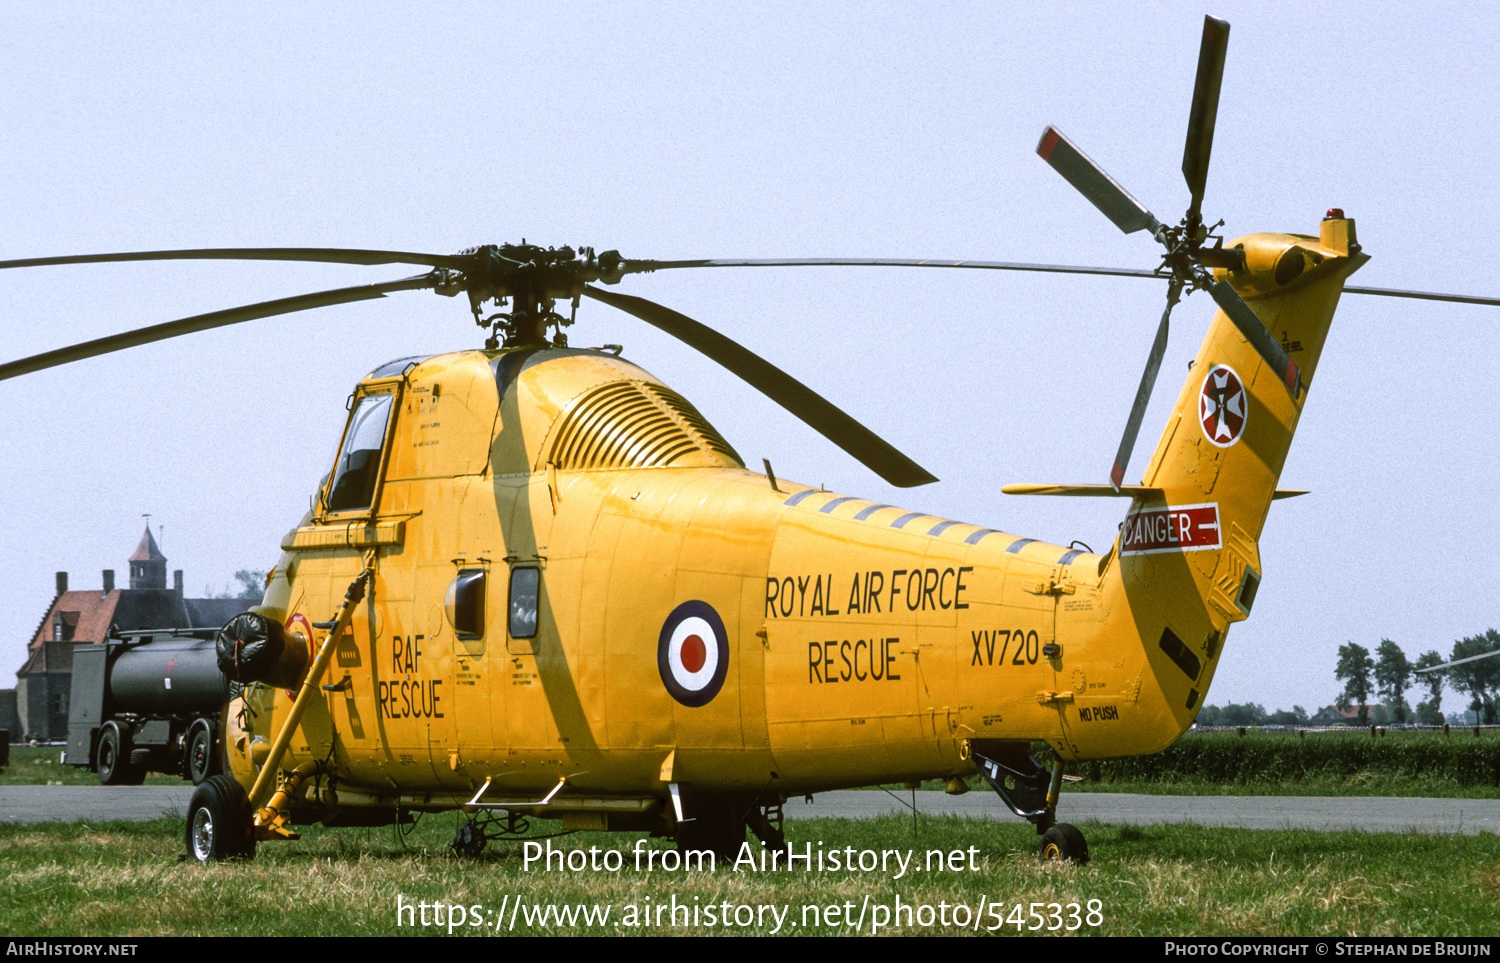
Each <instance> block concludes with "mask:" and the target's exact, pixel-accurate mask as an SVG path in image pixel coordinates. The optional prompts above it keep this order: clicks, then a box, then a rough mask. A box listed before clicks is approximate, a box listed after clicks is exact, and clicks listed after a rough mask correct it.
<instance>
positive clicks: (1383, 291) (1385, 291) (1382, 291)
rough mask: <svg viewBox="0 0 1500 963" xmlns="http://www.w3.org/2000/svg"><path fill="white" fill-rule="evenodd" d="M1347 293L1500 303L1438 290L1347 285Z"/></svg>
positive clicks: (1421, 299)
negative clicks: (1404, 289)
mask: <svg viewBox="0 0 1500 963" xmlns="http://www.w3.org/2000/svg"><path fill="white" fill-rule="evenodd" d="M1344 293H1345V294H1378V295H1381V296H1382V297H1387V298H1416V299H1417V300H1419V301H1454V302H1457V303H1459V304H1494V305H1500V298H1488V297H1478V296H1474V295H1469V294H1440V293H1438V292H1436V291H1402V290H1400V289H1399V288H1356V287H1345V288H1344Z"/></svg>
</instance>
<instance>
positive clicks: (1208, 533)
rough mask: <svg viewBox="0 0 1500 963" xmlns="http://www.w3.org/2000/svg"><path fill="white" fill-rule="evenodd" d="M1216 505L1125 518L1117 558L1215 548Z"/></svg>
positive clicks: (1170, 508) (1173, 507)
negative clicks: (1119, 555) (1118, 556)
mask: <svg viewBox="0 0 1500 963" xmlns="http://www.w3.org/2000/svg"><path fill="white" fill-rule="evenodd" d="M1220 544H1221V543H1220V540H1219V505H1218V503H1217V502H1214V503H1212V504H1208V505H1169V506H1167V507H1166V508H1153V509H1147V510H1144V511H1139V512H1131V513H1130V514H1129V515H1126V516H1125V528H1124V534H1123V535H1122V536H1121V539H1120V554H1121V555H1155V554H1158V553H1160V552H1197V551H1202V550H1203V549H1205V548H1218V547H1219V546H1220Z"/></svg>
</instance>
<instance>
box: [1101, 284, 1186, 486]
mask: <svg viewBox="0 0 1500 963" xmlns="http://www.w3.org/2000/svg"><path fill="white" fill-rule="evenodd" d="M1181 294H1182V282H1181V281H1179V280H1177V279H1176V278H1174V279H1173V280H1172V284H1171V286H1170V287H1169V288H1168V289H1167V307H1166V310H1164V311H1162V313H1161V324H1159V325H1157V326H1156V340H1155V341H1153V342H1152V343H1151V354H1150V355H1149V356H1148V357H1147V358H1146V370H1145V371H1144V372H1142V373H1141V386H1140V387H1139V388H1137V389H1136V392H1135V404H1133V405H1131V406H1130V418H1129V420H1128V421H1126V422H1125V437H1123V438H1121V439H1120V450H1119V451H1117V452H1115V465H1114V468H1112V469H1111V470H1110V473H1109V483H1110V485H1111V486H1113V487H1114V490H1115V491H1117V492H1118V491H1119V490H1120V486H1121V485H1123V484H1124V483H1125V467H1126V466H1127V465H1128V464H1129V463H1130V453H1131V452H1132V451H1134V450H1135V438H1136V435H1138V434H1140V431H1141V421H1142V420H1143V419H1145V417H1146V406H1147V405H1148V404H1150V402H1151V391H1152V389H1153V388H1155V387H1156V374H1157V372H1158V371H1160V370H1161V359H1162V357H1163V356H1164V355H1165V354H1166V353H1167V319H1168V318H1169V317H1171V316H1172V307H1173V305H1175V304H1176V303H1177V300H1178V298H1179V297H1180V296H1181Z"/></svg>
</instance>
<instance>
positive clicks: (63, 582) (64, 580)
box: [57, 572, 68, 595]
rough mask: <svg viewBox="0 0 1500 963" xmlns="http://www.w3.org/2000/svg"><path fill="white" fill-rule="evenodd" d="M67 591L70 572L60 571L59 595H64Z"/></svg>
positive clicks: (58, 581)
mask: <svg viewBox="0 0 1500 963" xmlns="http://www.w3.org/2000/svg"><path fill="white" fill-rule="evenodd" d="M67 591H68V573H67V572H58V573H57V594H58V595H62V594H63V593H65V592H67Z"/></svg>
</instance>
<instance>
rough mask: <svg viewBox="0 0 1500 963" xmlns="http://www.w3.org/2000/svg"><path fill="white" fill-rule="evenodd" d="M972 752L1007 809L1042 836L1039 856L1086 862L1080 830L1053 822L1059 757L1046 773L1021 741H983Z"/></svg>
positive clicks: (1059, 782) (1059, 780)
mask: <svg viewBox="0 0 1500 963" xmlns="http://www.w3.org/2000/svg"><path fill="white" fill-rule="evenodd" d="M973 753H974V761H975V762H976V763H978V764H979V772H980V774H981V775H983V776H984V779H985V781H986V782H988V783H989V784H990V787H991V788H992V789H994V790H995V792H996V793H997V794H998V795H999V796H1000V798H1001V799H1002V800H1004V802H1005V805H1007V806H1009V807H1010V811H1011V812H1013V813H1015V814H1016V815H1017V816H1020V817H1021V818H1022V819H1025V820H1027V821H1028V822H1030V823H1031V824H1032V825H1034V826H1035V827H1036V831H1037V835H1039V836H1041V837H1042V845H1041V857H1042V859H1047V860H1051V859H1058V860H1065V861H1068V862H1075V863H1087V862H1088V861H1089V845H1088V843H1087V842H1086V841H1085V840H1084V838H1083V833H1081V832H1079V831H1078V828H1077V827H1076V826H1071V825H1069V824H1068V823H1060V822H1058V821H1057V800H1058V797H1059V796H1061V795H1062V779H1063V764H1062V760H1061V759H1059V760H1057V762H1056V763H1054V764H1053V766H1052V771H1051V772H1050V773H1049V772H1048V771H1047V770H1046V769H1045V768H1043V767H1042V765H1041V764H1040V763H1038V762H1037V761H1036V760H1035V759H1033V758H1031V755H1030V753H1029V752H1027V747H1026V745H1025V744H1024V743H1015V742H1000V743H987V744H984V745H983V746H982V747H981V746H976V747H974V748H973Z"/></svg>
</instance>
